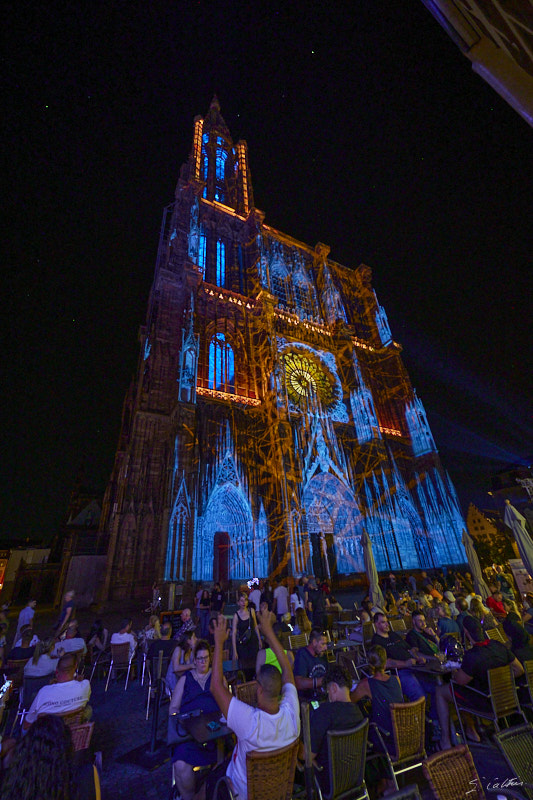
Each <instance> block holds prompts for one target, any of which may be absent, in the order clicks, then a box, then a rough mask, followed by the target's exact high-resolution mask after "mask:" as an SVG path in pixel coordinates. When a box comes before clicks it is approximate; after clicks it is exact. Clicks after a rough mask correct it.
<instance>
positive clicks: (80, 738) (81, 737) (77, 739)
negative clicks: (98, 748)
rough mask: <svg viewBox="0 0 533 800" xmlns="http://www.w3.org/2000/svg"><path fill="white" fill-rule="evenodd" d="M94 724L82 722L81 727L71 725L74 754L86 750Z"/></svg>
mask: <svg viewBox="0 0 533 800" xmlns="http://www.w3.org/2000/svg"><path fill="white" fill-rule="evenodd" d="M93 728H94V722H84V723H82V724H81V725H71V726H70V733H71V736H72V748H73V750H74V752H75V753H77V752H78V751H79V750H87V749H88V747H89V745H90V743H91V737H92V735H93Z"/></svg>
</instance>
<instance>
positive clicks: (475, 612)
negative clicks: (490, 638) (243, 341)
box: [469, 596, 497, 631]
mask: <svg viewBox="0 0 533 800" xmlns="http://www.w3.org/2000/svg"><path fill="white" fill-rule="evenodd" d="M469 611H470V615H471V616H472V617H475V618H476V619H478V620H479V621H480V622H481V624H482V625H483V630H484V631H488V630H489V629H490V628H495V627H496V624H497V623H496V620H495V619H494V617H493V616H492V612H491V611H489V609H488V608H486V607H485V606H484V605H483V603H482V602H481V600H480V599H479V597H477V596H476V597H474V598H473V599H472V600H471V601H470V609H469Z"/></svg>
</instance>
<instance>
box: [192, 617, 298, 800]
mask: <svg viewBox="0 0 533 800" xmlns="http://www.w3.org/2000/svg"><path fill="white" fill-rule="evenodd" d="M258 621H259V624H260V627H261V631H262V633H263V635H264V637H265V639H266V641H267V643H268V645H269V646H270V648H271V649H272V651H273V652H274V654H275V656H276V658H277V659H278V663H279V665H280V668H281V675H280V673H279V670H278V669H277V667H275V666H273V665H272V664H265V665H263V666H262V667H261V669H260V671H259V674H258V675H257V708H253V707H252V706H249V705H247V704H246V703H243V702H242V701H240V700H237V698H236V697H233V696H232V695H231V694H230V692H229V690H228V689H227V687H226V686H225V685H224V676H223V670H222V648H223V646H224V642H225V640H226V620H225V619H224V618H223V617H219V618H218V619H217V620H216V621H215V624H214V638H215V655H214V662H213V677H212V680H211V692H212V694H213V696H214V697H215V699H216V701H217V703H218V706H219V708H220V710H221V711H222V713H223V714H224V715H225V716H226V718H227V720H228V727H230V728H231V729H232V730H233V731H234V732H235V734H236V735H237V745H236V747H235V750H234V752H233V755H232V757H231V759H230V760H229V764H228V765H227V771H226V775H227V777H228V778H229V779H230V781H231V783H232V785H233V787H234V789H235V791H236V792H237V793H238V795H239V798H240V799H241V798H242V800H246V797H247V778H246V753H247V752H249V751H251V750H260V751H261V750H263V751H268V750H277V749H278V748H281V747H285V746H286V745H289V744H291V743H292V742H294V740H295V739H296V738H297V737H298V735H299V733H300V707H299V703H298V694H297V692H296V686H295V684H294V676H293V673H292V668H291V665H290V662H289V659H288V658H287V655H286V653H285V651H284V650H283V647H282V646H281V644H280V642H279V641H278V639H277V637H276V635H275V633H274V631H273V628H272V621H273V614H271V613H270V612H269V611H268V609H265V610H263V611H261V612H260V613H259V614H258ZM280 694H281V702H280V700H279V696H280ZM216 777H217V776H216V775H213V779H215V778H216ZM208 784H209V785H208V787H207V796H208V797H211V796H212V793H213V788H214V782H212V781H211V780H210V779H208Z"/></svg>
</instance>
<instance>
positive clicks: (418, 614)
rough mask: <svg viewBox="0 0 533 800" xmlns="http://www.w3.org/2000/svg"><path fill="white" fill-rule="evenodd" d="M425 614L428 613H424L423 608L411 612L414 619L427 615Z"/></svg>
mask: <svg viewBox="0 0 533 800" xmlns="http://www.w3.org/2000/svg"><path fill="white" fill-rule="evenodd" d="M425 616H426V615H425V614H424V612H423V611H422V609H421V608H417V609H416V611H413V613H412V614H411V617H412V619H414V618H415V617H425Z"/></svg>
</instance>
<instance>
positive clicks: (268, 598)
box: [259, 578, 274, 611]
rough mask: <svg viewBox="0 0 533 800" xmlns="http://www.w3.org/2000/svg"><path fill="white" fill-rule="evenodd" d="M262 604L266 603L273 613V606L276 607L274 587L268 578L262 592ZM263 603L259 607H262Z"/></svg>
mask: <svg viewBox="0 0 533 800" xmlns="http://www.w3.org/2000/svg"><path fill="white" fill-rule="evenodd" d="M261 603H266V604H267V606H268V609H269V611H272V606H273V605H274V592H273V591H272V585H271V583H270V581H269V580H268V578H267V579H266V580H265V583H264V585H263V591H262V592H261ZM261 603H260V604H259V607H261Z"/></svg>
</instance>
